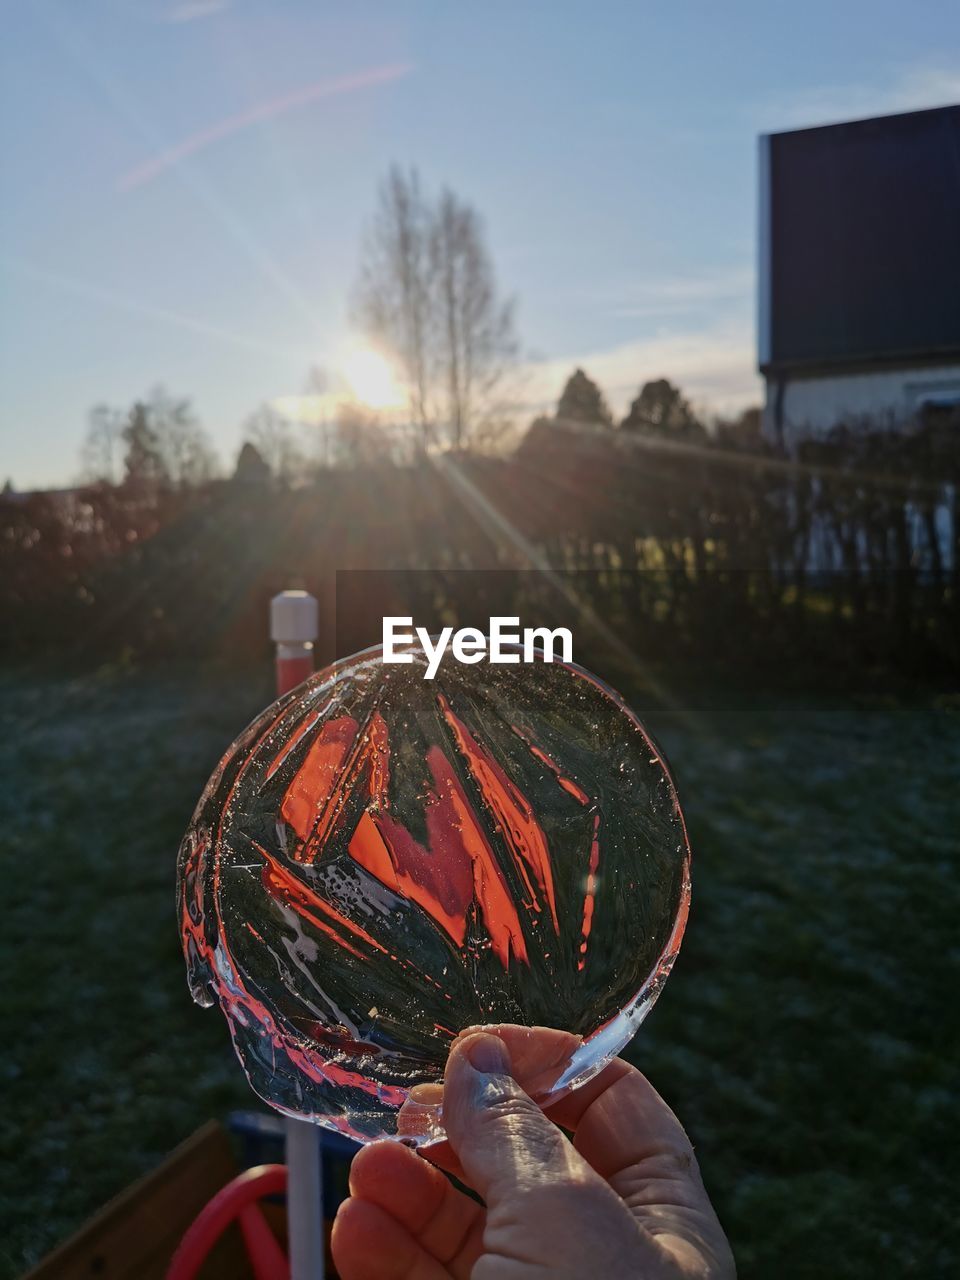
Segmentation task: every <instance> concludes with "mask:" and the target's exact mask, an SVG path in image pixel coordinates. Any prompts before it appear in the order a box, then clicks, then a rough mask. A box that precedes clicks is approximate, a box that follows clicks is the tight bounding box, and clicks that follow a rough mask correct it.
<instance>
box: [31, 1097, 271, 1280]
mask: <svg viewBox="0 0 960 1280" xmlns="http://www.w3.org/2000/svg"><path fill="white" fill-rule="evenodd" d="M237 1173H239V1168H238V1167H237V1163H236V1161H235V1159H234V1156H233V1151H232V1149H231V1146H230V1139H229V1138H228V1136H227V1133H226V1130H225V1129H224V1128H223V1127H222V1126H221V1125H219V1124H217V1123H215V1122H214V1121H212V1120H211V1121H209V1122H208V1123H207V1124H205V1125H203V1127H202V1128H200V1129H198V1130H197V1131H196V1133H194V1134H193V1135H192V1136H191V1137H189V1138H188V1139H187V1140H186V1142H184V1143H182V1144H181V1146H179V1147H177V1149H176V1150H175V1151H174V1152H173V1153H172V1155H170V1156H169V1157H168V1158H167V1159H166V1160H165V1161H164V1162H163V1164H162V1165H160V1167H159V1168H158V1169H155V1170H154V1171H153V1172H152V1173H150V1174H148V1175H147V1176H146V1177H145V1178H142V1179H141V1180H140V1181H139V1182H135V1183H134V1184H133V1185H132V1186H130V1187H128V1188H127V1189H126V1190H125V1191H122V1192H121V1193H120V1194H119V1195H118V1196H116V1197H115V1199H113V1200H111V1201H110V1203H109V1204H107V1205H105V1206H104V1208H103V1209H101V1210H100V1212H99V1213H97V1214H96V1215H95V1216H94V1217H93V1218H91V1219H90V1221H89V1222H87V1223H86V1224H85V1225H84V1226H83V1227H81V1229H80V1230H79V1231H78V1232H77V1234H76V1235H74V1236H72V1237H71V1238H70V1239H69V1240H67V1241H66V1242H65V1243H64V1244H62V1245H60V1246H59V1247H58V1248H57V1249H55V1250H54V1251H53V1252H52V1253H50V1254H48V1255H47V1257H46V1258H44V1259H43V1261H42V1262H41V1263H40V1264H39V1266H37V1267H35V1268H34V1269H33V1270H32V1271H30V1272H29V1273H28V1274H27V1275H26V1276H25V1277H24V1278H23V1280H162V1278H163V1276H164V1275H165V1274H166V1269H167V1266H168V1264H169V1262H170V1258H171V1256H172V1255H173V1251H174V1249H175V1248H176V1247H177V1245H178V1244H179V1242H180V1239H181V1237H182V1236H183V1233H184V1231H185V1230H186V1229H187V1227H188V1226H189V1225H190V1223H191V1222H192V1221H193V1220H194V1218H195V1217H196V1216H197V1214H198V1213H199V1212H200V1210H201V1209H202V1208H203V1206H204V1205H205V1204H206V1203H207V1201H208V1200H210V1199H211V1198H212V1197H213V1196H214V1195H215V1194H216V1193H217V1192H218V1191H219V1190H220V1188H221V1187H223V1186H224V1185H225V1184H226V1183H228V1182H229V1181H230V1179H231V1178H233V1177H235V1176H236V1174H237ZM269 1208H270V1209H271V1210H272V1209H273V1208H274V1206H269ZM276 1208H277V1209H278V1211H279V1206H276ZM268 1219H269V1220H270V1222H271V1225H272V1226H274V1225H275V1224H276V1223H277V1220H278V1214H275V1213H274V1212H272V1211H271V1212H269V1213H268ZM250 1275H251V1271H250V1266H249V1264H248V1262H247V1260H246V1254H245V1253H244V1250H243V1244H242V1241H241V1237H240V1231H239V1228H237V1227H236V1226H232V1227H231V1228H230V1229H229V1230H228V1231H227V1232H226V1233H225V1235H224V1237H223V1239H222V1240H221V1241H220V1243H219V1245H218V1246H217V1248H216V1249H215V1250H214V1251H213V1253H212V1254H211V1255H210V1258H209V1260H208V1262H207V1264H206V1265H205V1266H204V1269H203V1280H208V1278H209V1280H242V1278H244V1277H249V1276H250Z"/></svg>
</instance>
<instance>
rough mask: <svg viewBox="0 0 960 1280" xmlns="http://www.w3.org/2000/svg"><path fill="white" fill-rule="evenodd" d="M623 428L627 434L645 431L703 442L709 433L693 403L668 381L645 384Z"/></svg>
mask: <svg viewBox="0 0 960 1280" xmlns="http://www.w3.org/2000/svg"><path fill="white" fill-rule="evenodd" d="M620 426H621V427H622V428H623V430H624V431H642V432H644V433H646V434H647V435H665V436H671V437H673V438H674V439H677V440H690V441H696V440H704V439H706V434H707V433H706V431H705V429H704V427H703V424H702V423H701V422H700V420H699V419H698V418H697V415H696V414H695V413H694V411H693V409H692V407H691V405H690V402H689V401H688V400H687V399H686V397H685V396H684V395H683V393H682V392H681V390H680V388H679V387H675V386H674V385H673V383H672V382H671V381H670V380H669V379H668V378H657V379H656V381H654V382H645V383H644V384H643V386H642V387H641V388H640V394H639V395H638V396H637V398H636V399H635V400H634V401H633V403H632V404H631V405H630V408H629V410H628V411H627V416H626V417H625V418H624V419H623V421H622V422H621V423H620Z"/></svg>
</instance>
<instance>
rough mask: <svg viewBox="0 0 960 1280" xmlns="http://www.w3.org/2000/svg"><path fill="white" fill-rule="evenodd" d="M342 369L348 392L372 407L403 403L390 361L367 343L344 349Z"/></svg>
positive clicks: (392, 407)
mask: <svg viewBox="0 0 960 1280" xmlns="http://www.w3.org/2000/svg"><path fill="white" fill-rule="evenodd" d="M341 372H342V373H343V377H344V380H345V382H346V383H347V386H348V387H349V388H350V392H351V394H352V395H353V396H354V398H355V399H357V400H359V401H360V403H361V404H365V405H367V406H368V407H369V408H371V409H396V408H398V407H399V406H400V405H401V404H402V403H403V395H402V392H401V389H400V386H399V384H398V382H397V379H396V377H395V376H394V372H393V369H392V368H391V366H390V362H389V361H388V360H385V359H384V357H383V356H382V355H380V353H379V352H377V351H372V350H371V349H370V348H369V347H354V348H352V349H351V350H350V351H348V352H347V353H346V355H345V356H344V358H343V361H342V364H341Z"/></svg>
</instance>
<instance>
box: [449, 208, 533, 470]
mask: <svg viewBox="0 0 960 1280" xmlns="http://www.w3.org/2000/svg"><path fill="white" fill-rule="evenodd" d="M431 230H432V234H431V237H430V250H431V253H430V257H431V276H432V281H433V297H434V307H435V312H436V317H435V320H436V322H437V328H438V332H437V333H436V357H437V362H438V365H439V369H438V375H439V381H440V384H441V386H445V387H446V415H445V416H446V420H447V423H448V425H449V428H450V435H451V443H452V444H453V446H454V448H457V449H459V448H460V447H461V446H462V445H463V444H464V443H465V442H466V439H467V436H468V433H470V432H471V431H472V429H473V428H474V427H475V425H476V424H477V420H478V418H480V417H481V416H483V414H484V412H485V411H486V410H489V409H490V407H491V405H490V398H491V395H492V393H493V391H494V389H495V387H496V386H497V384H498V383H499V382H500V380H501V378H502V377H503V374H504V372H505V371H506V368H507V366H508V365H509V363H510V362H511V361H512V360H513V359H514V357H515V356H516V351H517V344H516V340H515V338H514V332H513V311H514V306H513V302H512V301H507V302H503V303H501V302H500V301H499V300H498V298H497V289H496V279H495V276H494V271H493V265H492V263H491V261H490V255H489V253H488V252H487V248H486V245H485V244H484V238H483V228H482V225H481V222H480V218H479V216H478V215H477V212H476V210H475V209H473V208H471V207H470V205H468V204H464V203H463V202H462V201H461V200H459V199H458V198H457V196H456V195H455V194H454V193H453V192H452V191H451V190H449V188H446V189H444V191H443V193H442V194H441V196H440V200H439V203H438V205H437V208H436V211H435V213H434V218H433V226H432V229H431Z"/></svg>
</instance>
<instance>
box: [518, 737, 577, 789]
mask: <svg viewBox="0 0 960 1280" xmlns="http://www.w3.org/2000/svg"><path fill="white" fill-rule="evenodd" d="M517 732H519V731H517ZM519 736H520V737H521V738H523V740H524V742H526V744H527V746H528V747H529V748H530V753H531V755H534V756H536V758H537V759H538V760H539V761H540V763H541V764H545V765H546V766H547V768H548V769H550V770H551V771H552V773H553V774H554V775H555V776H556V779H557V782H559V783H560V786H561V787H563V789H564V791H567V792H569V794H570V795H572V796H573V798H574V800H578V801H579V802H580V804H584V805H586V804H589V803H590V797H589V796H588V795H587V793H586V792H585V791H584V789H583V787H578V786H577V784H576V783H575V782H574V781H573V779H572V778H565V777H564V775H563V774H562V773H561V772H560V766H559V765H558V764H556V763H555V762H554V761H553V760H551V759H550V757H549V756H548V755H547V753H546V752H545V751H541V750H540V748H539V747H535V746H534V745H533V743H532V742H530V741H529V740H528V739H527V738H526V737H524V735H523V734H522V733H521V734H519Z"/></svg>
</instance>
